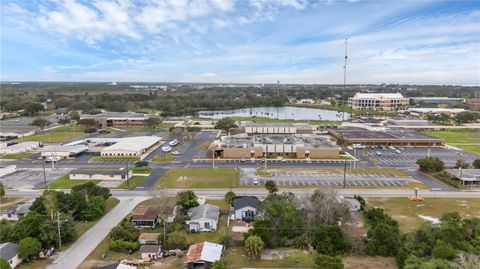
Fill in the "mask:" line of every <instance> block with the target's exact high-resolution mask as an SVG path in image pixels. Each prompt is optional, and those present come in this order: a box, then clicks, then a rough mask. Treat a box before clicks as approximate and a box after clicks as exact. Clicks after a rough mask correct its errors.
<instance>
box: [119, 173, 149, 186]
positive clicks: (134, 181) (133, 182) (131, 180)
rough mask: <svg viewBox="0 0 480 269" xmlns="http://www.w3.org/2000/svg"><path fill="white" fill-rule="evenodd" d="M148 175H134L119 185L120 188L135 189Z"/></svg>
mask: <svg viewBox="0 0 480 269" xmlns="http://www.w3.org/2000/svg"><path fill="white" fill-rule="evenodd" d="M146 178H147V177H142V176H133V177H131V178H129V179H128V183H127V181H124V182H123V183H122V184H120V186H118V188H119V189H135V188H136V187H138V185H140V184H141V183H142V182H143V181H144V180H145V179H146Z"/></svg>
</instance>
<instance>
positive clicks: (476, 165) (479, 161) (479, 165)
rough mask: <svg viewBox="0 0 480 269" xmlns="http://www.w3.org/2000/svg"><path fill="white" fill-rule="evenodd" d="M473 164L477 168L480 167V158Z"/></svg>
mask: <svg viewBox="0 0 480 269" xmlns="http://www.w3.org/2000/svg"><path fill="white" fill-rule="evenodd" d="M472 166H473V168H475V169H480V159H476V160H475V161H473V163H472Z"/></svg>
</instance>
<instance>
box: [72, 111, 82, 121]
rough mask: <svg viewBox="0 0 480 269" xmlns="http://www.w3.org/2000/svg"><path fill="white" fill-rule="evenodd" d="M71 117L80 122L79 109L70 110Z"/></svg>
mask: <svg viewBox="0 0 480 269" xmlns="http://www.w3.org/2000/svg"><path fill="white" fill-rule="evenodd" d="M70 118H71V119H72V120H74V121H77V122H78V121H79V120H80V114H79V113H78V112H77V111H72V112H70Z"/></svg>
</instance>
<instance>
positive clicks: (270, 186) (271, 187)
mask: <svg viewBox="0 0 480 269" xmlns="http://www.w3.org/2000/svg"><path fill="white" fill-rule="evenodd" d="M265 189H267V190H268V193H269V194H275V193H277V192H278V186H277V184H276V183H275V181H273V180H267V182H265Z"/></svg>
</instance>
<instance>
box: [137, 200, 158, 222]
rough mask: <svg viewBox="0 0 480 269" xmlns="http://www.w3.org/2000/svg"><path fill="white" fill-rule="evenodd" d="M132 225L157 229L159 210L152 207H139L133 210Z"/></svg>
mask: <svg viewBox="0 0 480 269" xmlns="http://www.w3.org/2000/svg"><path fill="white" fill-rule="evenodd" d="M132 223H133V225H135V226H136V227H138V228H155V226H156V225H157V223H158V213H157V210H156V209H155V208H154V207H152V206H144V205H140V206H137V207H136V208H135V209H134V210H133V216H132Z"/></svg>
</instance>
